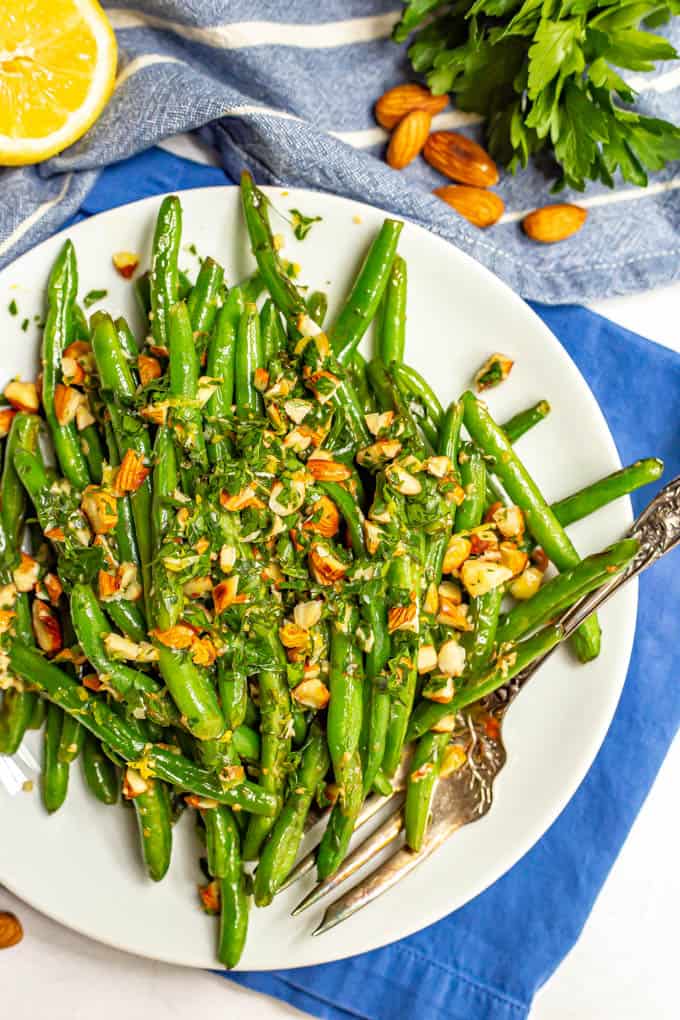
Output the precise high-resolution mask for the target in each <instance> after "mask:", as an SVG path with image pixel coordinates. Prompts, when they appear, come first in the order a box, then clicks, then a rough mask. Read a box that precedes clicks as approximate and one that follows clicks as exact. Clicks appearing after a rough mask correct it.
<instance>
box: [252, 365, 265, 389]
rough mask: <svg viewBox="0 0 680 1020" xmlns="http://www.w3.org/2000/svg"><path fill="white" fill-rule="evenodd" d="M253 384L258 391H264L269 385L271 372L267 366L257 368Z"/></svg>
mask: <svg viewBox="0 0 680 1020" xmlns="http://www.w3.org/2000/svg"><path fill="white" fill-rule="evenodd" d="M253 386H254V387H255V389H256V390H257V391H258V393H264V391H265V390H266V389H267V387H268V386H269V372H268V371H267V369H266V368H256V369H255V373H254V375H253Z"/></svg>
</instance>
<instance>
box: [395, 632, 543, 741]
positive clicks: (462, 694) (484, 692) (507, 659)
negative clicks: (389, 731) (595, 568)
mask: <svg viewBox="0 0 680 1020" xmlns="http://www.w3.org/2000/svg"><path fill="white" fill-rule="evenodd" d="M562 636H563V631H562V628H561V627H560V626H549V627H544V628H543V630H539V631H538V632H537V633H536V634H534V635H532V637H529V638H527V639H526V640H525V641H519V642H518V643H517V644H515V645H509V646H507V648H506V649H504V651H503V654H502V655H501V656H499V658H498V659H497V660H496V661H495V662H494V664H493V665H492V666H490V667H489V668H488V669H487V670H484V671H482V673H481V674H477V675H476V676H470V677H469V678H467V682H466V683H465V684H464V685H463V686H461V687H460V689H459V690H458V691H457V692H456V694H454V696H453V698H452V699H451V701H449V702H447V703H446V704H442V703H440V702H437V701H426V700H425V699H423V700H422V701H421V702H420V704H419V705H418V706H417V708H416V709H415V711H414V713H413V715H412V716H411V720H410V722H409V727H408V733H407V740H416V739H417V738H418V737H421V736H422V735H423V733H425V732H426V731H427V730H430V729H432V728H433V727H434V726H436V725H437V723H439V722H440V721H441V720H442V719H443V718H444V717H445V716H448V715H454V714H455V713H456V712H458V711H460V709H461V708H466V707H467V706H468V705H472V704H473V703H474V702H475V701H479V700H480V699H481V698H486V697H487V696H488V695H489V694H493V692H494V691H496V690H498V688H499V687H502V686H503V685H504V684H506V683H509V682H510V680H512V678H513V677H515V676H517V674H518V673H520V672H521V671H522V670H523V669H524V668H525V667H526V666H529V665H530V664H531V663H532V662H533V661H534V659H537V658H539V656H541V655H545V654H546V653H547V652H549V651H550V649H551V648H553V647H554V646H555V645H556V644H558V643H559V642H560V641H561V640H562Z"/></svg>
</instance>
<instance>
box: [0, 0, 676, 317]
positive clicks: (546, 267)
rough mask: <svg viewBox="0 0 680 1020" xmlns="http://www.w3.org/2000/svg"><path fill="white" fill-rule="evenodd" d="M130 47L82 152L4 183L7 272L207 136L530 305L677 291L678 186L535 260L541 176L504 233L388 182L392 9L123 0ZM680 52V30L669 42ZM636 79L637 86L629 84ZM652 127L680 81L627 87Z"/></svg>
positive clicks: (343, 0)
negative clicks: (144, 157) (404, 222)
mask: <svg viewBox="0 0 680 1020" xmlns="http://www.w3.org/2000/svg"><path fill="white" fill-rule="evenodd" d="M104 6H105V8H106V9H107V13H108V15H109V17H110V19H111V21H112V23H113V26H114V28H115V30H116V34H117V37H118V43H119V47H120V67H119V74H118V80H117V83H116V90H115V93H114V95H113V98H112V100H111V102H110V103H109V105H108V107H107V108H106V110H105V111H104V114H103V115H102V117H101V118H100V120H99V121H98V122H97V124H96V125H95V126H94V127H93V128H92V129H91V130H90V131H89V132H88V133H87V135H86V136H85V138H83V139H82V140H81V141H80V142H78V143H77V144H76V145H74V146H73V147H72V148H70V149H68V150H67V151H66V152H65V153H63V154H62V155H61V156H59V157H57V158H55V159H52V160H50V161H49V162H48V163H46V164H44V165H42V166H40V167H29V168H21V169H4V170H0V267H2V266H3V265H4V264H6V263H7V262H9V261H11V259H13V258H15V257H16V256H17V255H18V254H20V252H22V251H24V250H26V249H27V248H28V247H30V246H31V245H33V244H35V243H36V242H37V241H39V240H41V239H42V238H44V237H47V236H48V235H49V234H51V233H53V232H54V231H55V230H56V229H58V228H59V227H60V226H61V225H62V224H63V223H64V222H66V220H67V219H68V218H69V217H70V216H72V215H73V214H74V213H75V212H76V210H77V209H78V208H79V207H80V206H81V205H82V202H83V200H84V198H85V196H86V194H87V193H88V191H89V190H90V189H91V187H92V186H93V184H94V182H95V180H96V176H97V173H98V171H99V170H100V169H101V168H102V167H103V166H106V165H109V164H111V163H114V162H116V161H118V160H121V159H124V158H125V157H127V156H131V155H133V154H135V153H137V152H140V151H141V150H143V149H145V148H147V147H149V146H151V145H153V144H155V143H156V142H158V141H160V140H162V139H165V138H168V137H169V136H172V135H175V134H177V133H179V132H185V131H190V130H197V131H199V132H200V134H201V136H202V137H203V139H204V140H206V141H208V142H209V143H210V144H212V145H213V146H215V147H216V148H217V150H218V151H219V153H220V158H221V160H222V162H223V165H224V168H225V170H226V171H227V173H228V174H229V175H230V176H231V177H234V178H238V174H239V172H240V170H242V169H243V168H244V167H249V168H250V169H251V170H253V171H254V173H255V176H256V178H257V179H258V180H259V181H260V182H263V183H272V184H285V185H298V186H303V187H310V188H313V189H318V190H323V191H331V192H334V193H336V194H343V195H347V196H349V197H352V198H357V199H362V200H364V201H368V202H371V203H373V204H376V205H379V206H382V207H384V208H386V209H390V210H392V211H393V212H395V213H397V214H399V215H401V216H405V217H407V218H408V219H411V220H413V221H415V222H418V223H420V224H422V225H424V226H426V227H429V228H430V229H431V230H433V231H435V232H436V233H438V234H441V235H442V236H443V237H445V238H447V239H449V240H450V241H453V242H454V243H456V244H458V245H459V246H460V247H461V248H463V249H464V250H465V251H467V252H469V253H470V254H471V255H473V256H474V257H475V258H477V259H479V261H481V262H483V263H484V264H485V265H487V266H488V267H489V268H490V269H492V270H493V271H494V272H495V273H497V274H498V275H499V276H501V277H502V278H503V279H505V280H506V281H507V282H508V283H509V284H510V285H511V286H512V287H513V288H514V289H515V290H517V291H519V292H520V293H521V294H523V295H524V296H525V297H527V298H532V299H535V300H538V301H544V302H550V303H558V302H568V301H585V300H591V299H595V298H598V297H603V296H607V295H611V294H616V293H624V292H627V291H631V290H636V289H642V288H646V287H650V286H653V285H656V284H661V283H666V282H669V281H670V280H672V279H674V278H676V277H678V276H680V257H679V256H680V240H679V238H678V231H677V221H678V218H679V217H680V191H679V190H678V189H680V170H679V167H678V165H677V164H675V165H674V166H668V167H667V168H666V169H665V170H664V171H663V172H661V173H659V174H657V175H655V176H654V178H653V180H652V181H651V183H650V186H649V187H648V188H647V189H646V190H640V189H636V188H633V187H631V186H629V185H622V186H621V187H620V188H619V189H617V190H616V191H615V192H613V193H612V192H609V191H608V190H607V189H604V188H601V187H600V186H596V185H593V186H591V188H590V189H589V191H588V192H587V194H586V196H585V198H584V197H583V196H580V195H578V196H567V200H568V198H569V197H573V199H574V200H575V201H578V202H579V203H580V204H582V205H585V206H587V207H588V209H589V217H588V220H587V223H586V225H585V227H584V229H583V230H582V231H581V232H580V233H579V234H578V235H576V236H575V237H574V238H572V239H570V240H569V241H565V242H563V243H562V244H560V245H559V246H556V247H554V248H553V247H539V246H538V245H535V244H533V243H532V242H530V241H528V240H527V239H526V238H525V237H524V236H523V234H522V232H521V230H520V228H519V220H520V219H521V217H522V215H523V213H524V212H526V211H527V210H528V209H531V208H533V207H535V206H537V205H541V204H545V203H546V202H549V201H550V200H551V199H550V194H549V188H550V183H551V182H550V181H549V180H547V179H546V178H545V177H544V175H543V173H542V172H541V170H540V169H538V168H536V167H532V168H530V169H529V170H527V171H525V172H523V173H521V174H519V175H518V176H517V177H511V176H504V178H503V180H502V181H501V183H500V186H499V191H500V193H501V195H502V196H503V198H504V200H505V203H506V209H507V211H506V214H505V216H504V217H503V220H502V221H501V222H500V223H499V224H497V225H496V226H495V227H493V228H490V229H489V230H487V231H479V230H476V229H475V228H473V227H471V226H469V225H468V224H467V222H466V221H464V220H463V219H461V218H460V217H458V216H457V215H456V214H455V213H453V211H452V210H451V209H449V208H448V206H446V205H444V203H442V202H441V201H440V200H439V199H437V198H435V197H433V196H432V194H431V191H432V189H433V187H435V186H437V185H438V184H441V183H442V178H441V177H439V175H437V174H436V173H435V172H434V171H433V170H432V169H431V168H430V167H429V166H427V165H426V164H425V163H424V162H423V161H422V160H417V161H415V163H414V164H412V165H411V166H410V167H409V168H408V169H407V170H406V171H403V172H401V173H397V172H396V171H392V170H390V169H389V168H388V167H387V166H386V165H385V164H384V162H382V161H381V159H380V156H381V155H382V153H383V150H384V146H385V141H386V136H385V133H384V132H383V131H382V129H381V128H379V127H377V126H376V124H375V122H374V119H373V114H372V108H373V104H374V102H375V100H376V98H377V97H378V96H380V95H381V94H382V93H383V92H384V91H385V90H386V89H387V88H389V87H391V86H393V85H395V84H397V83H398V82H400V81H403V80H405V79H406V78H407V77H408V76H409V67H408V62H407V59H406V53H405V48H404V47H398V46H395V45H394V44H393V43H392V42H391V41H390V39H389V35H390V31H391V29H392V26H393V25H394V23H395V21H396V20H397V18H398V15H399V7H400V5H399V3H398V2H397V0H316V2H314V3H310V2H309V0H287V2H286V3H282V2H277V0H269V2H268V0H127V2H126V0H119V2H118V3H116V4H107V3H105V4H104ZM671 32H674V33H675V36H676V40H675V41H676V42H680V25H678V27H675V28H674V29H671ZM633 79H634V80H633ZM629 80H631V84H633V85H634V87H635V88H637V89H638V90H639V91H640V97H639V109H640V110H641V111H642V112H645V113H648V114H653V115H656V116H663V117H666V118H668V119H674V118H675V119H676V120H677V119H680V118H679V116H678V115H679V114H680V69H678V68H677V67H674V66H673V65H668V64H667V65H665V66H664V65H662V66H660V68H659V70H658V72H656V73H655V74H654V75H635V76H631V77H630V79H629ZM435 125H436V127H438V128H456V129H459V130H462V131H464V132H466V133H469V134H471V135H473V136H477V137H481V126H480V124H479V119H478V118H477V117H475V116H472V115H470V114H464V113H460V112H458V111H456V110H453V109H450V110H448V111H445V112H444V113H442V114H441V115H439V116H438V117H437V118H436V121H435Z"/></svg>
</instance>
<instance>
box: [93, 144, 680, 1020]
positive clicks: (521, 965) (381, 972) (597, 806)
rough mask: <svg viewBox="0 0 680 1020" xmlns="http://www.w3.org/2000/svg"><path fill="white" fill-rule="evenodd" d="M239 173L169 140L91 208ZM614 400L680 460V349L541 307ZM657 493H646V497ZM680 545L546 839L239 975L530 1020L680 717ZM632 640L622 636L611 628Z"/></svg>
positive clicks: (343, 998)
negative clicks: (363, 935)
mask: <svg viewBox="0 0 680 1020" xmlns="http://www.w3.org/2000/svg"><path fill="white" fill-rule="evenodd" d="M224 183H231V182H229V181H228V179H226V178H225V176H224V174H223V172H222V171H221V170H218V169H216V168H213V167H204V166H199V165H196V164H193V163H189V162H187V161H185V160H182V159H177V158H176V157H174V156H170V155H168V154H167V153H164V152H161V151H160V150H158V149H155V150H154V149H152V150H150V151H148V152H146V153H144V154H143V155H141V156H137V157H135V158H134V159H130V160H128V161H127V162H125V163H121V164H119V165H117V166H114V167H111V168H110V169H108V170H106V171H105V173H104V174H102V176H101V177H100V178H99V180H98V182H97V185H96V187H95V188H94V189H93V190H92V191H91V192H90V193H89V195H88V196H87V199H86V200H85V202H84V204H83V206H82V209H81V210H80V211H79V213H78V215H77V217H76V218H77V219H78V218H82V217H84V216H88V215H92V214H94V213H98V212H102V211H103V210H104V209H108V208H110V207H112V206H115V205H120V204H122V203H124V202H129V201H133V200H135V199H137V198H142V197H144V196H146V195H149V194H153V193H162V192H166V191H173V190H174V191H177V190H181V189H182V188H190V187H200V186H209V185H213V184H214V185H219V184H224ZM534 307H535V310H536V312H537V313H538V314H539V315H540V316H541V318H542V319H543V320H544V321H545V322H546V323H547V324H548V326H549V327H550V328H551V329H552V330H553V331H554V333H555V334H556V335H557V337H558V338H559V339H560V341H561V342H562V344H563V346H564V347H565V348H566V350H567V351H568V352H569V354H570V355H571V357H572V358H573V359H574V361H575V362H576V364H577V365H578V367H579V368H580V370H581V372H582V373H583V374H584V376H585V378H586V379H587V380H588V382H589V383H590V386H591V387H592V389H593V392H594V394H595V396H596V398H597V400H598V401H599V403H600V406H601V407H602V409H603V411H604V414H605V416H606V418H607V421H608V422H609V426H610V428H611V430H612V432H613V434H614V438H615V440H616V443H617V446H618V449H619V453H620V455H621V458H622V460H623V461H624V463H628V462H630V461H632V460H635V459H636V458H638V457H642V456H649V455H652V454H653V455H656V456H659V457H662V458H663V459H664V460H665V462H666V473H665V476H664V481H667V480H668V479H669V478H671V477H673V476H674V475H676V474H679V473H680V448H679V447H678V442H677V423H678V421H680V358H678V357H677V355H675V354H674V353H672V352H671V351H668V350H666V349H665V348H662V347H659V346H658V345H656V344H653V343H651V342H650V341H648V340H643V339H642V338H641V337H639V336H636V335H635V334H634V333H630V332H628V331H627V330H625V329H621V328H620V327H619V326H615V325H614V324H613V323H611V322H608V321H607V320H606V319H603V318H601V317H600V316H598V315H595V314H593V313H592V312H589V311H587V310H586V309H584V308H578V307H552V308H548V307H546V306H541V305H536V306H534ZM652 495H653V491H652V488H651V487H649V488H647V489H645V490H643V491H642V492H641V493H638V494H636V495H635V496H634V497H633V502H634V504H635V509H636V511H639V510H640V509H641V508H642V507H643V506H644V505H645V504H646V503H647V501H648V500H649V499H650V498H651V496H652ZM679 565H680V558H679V556H678V553H677V552H676V553H675V554H671V555H670V556H668V557H667V558H666V559H665V560H662V561H661V563H659V564H658V565H656V566H655V567H653V568H652V570H650V571H649V572H648V573H646V574H644V575H643V577H642V579H641V583H640V602H639V610H638V625H637V636H636V640H635V646H634V650H633V657H632V660H631V665H630V670H629V673H628V679H627V681H626V686H625V688H624V691H623V695H622V698H621V702H620V704H619V707H618V709H617V712H616V716H615V718H614V721H613V723H612V726H611V729H610V731H609V734H608V736H607V739H606V740H605V742H604V744H603V746H602V748H601V750H600V753H599V754H598V756H597V759H596V761H595V763H594V765H593V766H592V768H591V770H590V772H589V773H588V775H587V777H586V779H585V780H584V782H583V783H582V785H581V787H580V788H579V790H578V792H577V793H576V794H575V796H574V797H573V798H572V800H571V802H570V803H569V805H568V806H567V808H566V809H565V810H564V811H563V813H562V814H561V816H560V817H559V818H558V820H557V821H556V822H555V823H554V825H553V826H552V827H551V829H550V830H549V831H548V832H547V833H546V835H545V836H544V837H543V839H541V840H540V842H539V843H537V844H536V846H535V847H534V848H533V849H532V850H531V851H530V852H529V853H528V854H527V855H526V856H525V857H524V858H523V859H522V860H521V861H520V862H519V863H518V864H516V865H515V867H514V868H513V869H512V870H511V871H509V872H508V873H507V874H506V875H505V876H504V877H503V878H501V879H500V880H499V881H498V882H496V883H495V885H493V886H492V887H491V888H490V889H488V890H487V891H486V892H485V893H483V894H482V895H481V896H478V897H477V898H476V899H475V900H473V901H472V902H470V903H468V904H467V905H466V906H465V907H463V908H462V909H461V910H458V911H457V912H456V913H454V914H451V915H450V916H449V917H447V918H446V919H444V920H442V921H440V922H439V923H438V924H436V925H433V926H431V927H430V928H426V929H425V930H424V931H422V932H420V933H419V934H417V935H412V936H411V937H410V938H408V939H404V940H403V941H401V942H396V943H394V944H393V945H391V946H387V947H386V948H384V949H379V950H376V951H375V952H372V953H367V954H365V955H363V956H358V957H355V958H353V959H350V960H344V961H341V962H339V963H332V964H326V965H325V966H319V967H308V968H303V969H298V970H283V971H278V972H265V973H243V974H241V973H238V974H230V975H228V977H229V979H231V980H234V981H237V982H239V983H240V984H242V985H247V986H248V987H250V988H254V989H257V990H259V991H262V992H266V993H267V994H269V995H275V996H277V997H279V998H281V999H285V1000H286V1001H287V1002H290V1003H292V1004H293V1005H295V1006H297V1007H298V1008H300V1009H303V1010H306V1011H307V1012H309V1013H311V1014H313V1015H314V1016H318V1017H326V1018H329V1020H350V1018H363V1020H402V1018H403V1020H413V1017H418V1018H422V1020H440V1018H441V1020H444V1018H446V1020H522V1018H523V1017H525V1016H526V1015H527V1013H528V1010H529V1007H530V1004H531V1000H532V998H533V996H534V994H535V992H536V990H537V989H538V988H539V987H540V986H541V985H542V984H543V982H544V981H545V980H546V979H547V978H548V977H549V976H550V974H552V972H553V971H554V970H555V968H556V967H557V966H558V964H559V963H560V961H561V960H562V959H563V957H564V956H565V955H566V953H567V952H568V951H569V950H570V949H571V947H572V946H573V944H574V942H575V941H576V939H577V938H578V936H579V933H580V931H581V928H582V927H583V924H584V922H585V921H586V919H587V917H588V914H589V912H590V910H591V907H592V905H593V903H594V901H595V898H596V896H597V894H598V892H599V890H600V888H601V886H602V884H603V882H604V881H605V879H606V877H607V874H608V872H609V870H610V868H611V866H612V864H613V863H614V860H615V859H616V856H617V854H618V852H619V850H620V849H621V846H622V844H623V842H624V840H625V838H626V836H627V834H628V831H629V829H630V827H631V825H632V823H633V821H634V820H635V817H636V815H637V813H638V811H639V809H640V807H641V805H642V802H643V801H644V798H645V796H646V795H647V792H648V790H649V788H650V786H651V784H652V782H653V780H654V777H655V775H656V773H657V771H658V769H659V767H660V765H661V762H662V760H663V758H664V755H665V753H666V751H667V749H668V747H669V745H670V743H671V740H672V739H673V736H674V734H675V732H676V730H677V728H678V724H679V723H680V687H678V684H677V683H675V682H674V677H675V675H676V673H677V668H676V664H675V662H674V652H675V634H676V633H677V620H678V614H679V612H680V571H679V570H678V567H679ZM609 639H610V640H616V635H614V634H611V635H609Z"/></svg>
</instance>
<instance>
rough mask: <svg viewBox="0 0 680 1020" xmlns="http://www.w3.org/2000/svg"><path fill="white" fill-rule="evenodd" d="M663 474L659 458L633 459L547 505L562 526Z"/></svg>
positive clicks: (564, 526)
mask: <svg viewBox="0 0 680 1020" xmlns="http://www.w3.org/2000/svg"><path fill="white" fill-rule="evenodd" d="M662 474H663V461H661V460H657V459H656V458H654V457H650V458H649V459H647V460H636V461H635V463H633V464H629V465H628V467H624V468H621V470H620V471H614V472H613V473H612V474H611V475H607V476H606V477H605V478H601V479H600V480H599V481H597V482H593V484H592V485H586V487H585V488H584V489H579V491H578V492H574V493H572V495H571V496H567V497H566V499H561V500H559V501H558V502H557V503H553V504H552V506H551V510H552V512H553V513H554V514H555V517H556V518H557V520H558V521H559V522H560V524H561V525H562V527H563V528H566V526H567V525H568V524H573V523H574V521H580V520H581V518H582V517H587V515H588V514H592V513H594V512H595V510H599V509H600V507H602V506H606V505H607V504H608V503H611V502H613V501H614V500H615V499H619V497H621V496H627V495H628V493H629V492H635V490H636V489H639V488H640V486H642V485H649V483H650V482H655V481H656V480H657V478H660V477H661V475H662Z"/></svg>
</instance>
